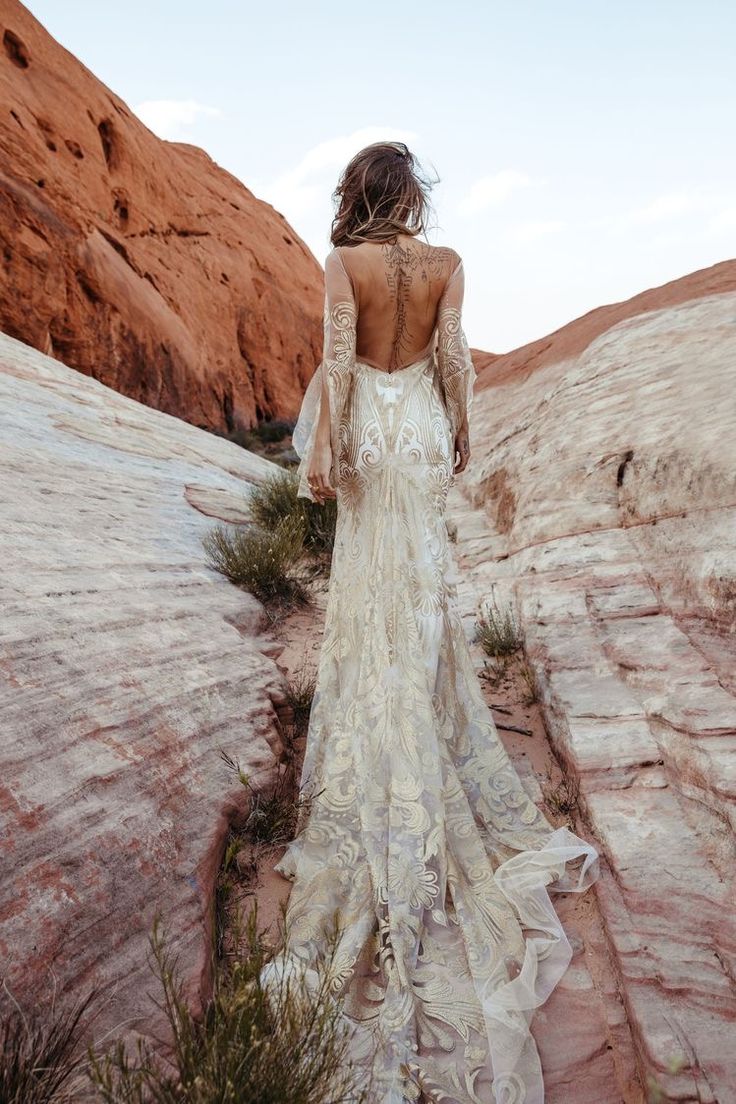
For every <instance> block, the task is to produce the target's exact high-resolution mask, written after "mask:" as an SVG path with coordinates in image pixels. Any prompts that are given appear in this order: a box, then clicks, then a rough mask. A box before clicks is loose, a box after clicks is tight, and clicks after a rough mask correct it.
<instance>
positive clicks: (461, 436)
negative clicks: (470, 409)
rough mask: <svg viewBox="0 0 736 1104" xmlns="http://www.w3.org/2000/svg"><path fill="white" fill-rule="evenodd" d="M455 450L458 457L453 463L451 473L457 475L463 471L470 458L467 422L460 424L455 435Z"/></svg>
mask: <svg viewBox="0 0 736 1104" xmlns="http://www.w3.org/2000/svg"><path fill="white" fill-rule="evenodd" d="M455 452H456V453H459V455H460V458H459V460H458V462H457V464H456V465H455V469H454V471H453V475H459V474H460V472H463V471H465V469H466V468H467V466H468V460H469V459H470V434H469V433H468V426H467V424H463V425H461V426H460V428H459V430H458V431H457V436H456V437H455Z"/></svg>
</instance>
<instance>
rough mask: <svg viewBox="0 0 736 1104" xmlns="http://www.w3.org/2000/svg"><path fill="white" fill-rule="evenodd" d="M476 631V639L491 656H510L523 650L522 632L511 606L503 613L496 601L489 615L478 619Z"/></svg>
mask: <svg viewBox="0 0 736 1104" xmlns="http://www.w3.org/2000/svg"><path fill="white" fill-rule="evenodd" d="M475 631H476V639H477V640H478V641H479V642H480V644H481V645H482V647H483V650H484V651H485V652H486V653H487V654H488V655H490V656H496V657H498V656H510V655H513V654H514V652H518V650H519V648H521V645H522V637H521V631H520V629H519V626H518V624H517V621H516V617H515V616H514V611H513V610H512V608H511V607H510V606H509V607H507V609H505V610H503V611H501V610H499V608H498V606H497V605H496V602H495V601H494V602H493V603H492V605H491V607H490V609H489V610H488V613H487V614H485V615H481V616H480V617H479V618H478V619H477V621H476V625H475Z"/></svg>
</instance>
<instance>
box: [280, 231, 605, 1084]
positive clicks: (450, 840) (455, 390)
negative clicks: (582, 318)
mask: <svg viewBox="0 0 736 1104" xmlns="http://www.w3.org/2000/svg"><path fill="white" fill-rule="evenodd" d="M369 252H370V251H369V250H368V249H363V248H362V247H361V249H359V250H358V249H356V250H355V251H354V254H353V255H352V256H347V254H348V253H349V251H348V250H333V252H332V253H331V254H330V255H329V257H328V258H327V264H326V283H327V294H326V300H325V355H324V359H323V362H322V364H321V365H320V369H319V371H318V372H317V373H315V377H314V379H315V380H317V384H316V385H315V384H314V382H310V387H312V393H311V398H310V397H309V390H308V392H307V395H306V396H305V401H304V405H303V410H302V416H301V418H300V424H299V425H298V427H297V430H298V432H295V434H294V442H295V447H297V451H299V452H300V453H301V455H302V477H301V479H300V493H301V494H303V495H304V496H306V497H311V492H310V491H309V488H308V486H307V484H306V481H305V480H304V472H305V465H306V463H307V459H308V456H309V450H310V448H311V445H312V443H313V430H314V424H315V419H316V415H317V414H318V408H319V402H320V401H321V395H322V390H321V388H322V385H323V384H324V387H325V394H327V396H328V401H329V404H330V419H331V420H330V431H331V442H332V452H333V467H332V481H333V486H334V487H335V489H336V492H337V529H336V536H335V545H334V551H333V555H332V564H331V574H330V589H329V595H328V602H327V610H326V618H325V627H324V636H323V641H322V647H321V651H320V657H319V665H318V669H317V681H316V690H315V694H314V699H313V704H312V710H311V714H310V721H309V729H308V733H307V743H306V749H305V759H304V765H303V770H302V786H303V787H304V791H305V793H306V794H307V795H310V794H311V795H312V801H311V802H309V803H307V804H306V805H305V806H304V810H303V814H302V817H301V820H300V823H299V825H298V831H297V836H296V839H295V840H294V841H293V842H292V844H291V845H290V846H289V848H288V850H287V853H286V854H285V855H284V857H283V859H282V860H281V861H280V862H279V863H278V864H277V866H276V869H277V870H279V871H280V872H281V873H282V874H284V875H285V876H286V877H289V878H293V880H294V884H293V886H292V890H291V894H290V898H289V904H288V912H287V917H286V919H287V926H288V933H289V941H288V945H287V947H286V948H285V949H284V951H283V953H282V955H281V956H280V957H279V958H277V959H275V960H274V962H273V963H271V964H269V966H268V967H267V968H266V970H265V971H264V979H265V980H269V979H273V977H274V975H275V974H276V975H278V972H279V971H281V970H283V969H292V970H293V969H296V968H298V969H299V970H302V969H306V970H307V977H310V976H311V977H315V976H316V972H317V971H319V970H321V969H324V968H328V969H329V971H330V974H331V977H332V983H333V991H334V993H335V995H336V996H339V997H340V998H341V999H342V1000H343V1001H344V1014H345V1022H346V1023H347V1024H348V1025H349V1026H350V1029H351V1032H352V1038H351V1055H352V1058H353V1060H354V1061H355V1062H356V1064H357V1066H358V1068H359V1069H360V1070H361V1081H362V1083H363V1084H365V1083H366V1082H368V1081H370V1083H371V1089H370V1094H371V1095H370V1097H369V1100H370V1101H371V1104H405V1102H407V1101H418V1100H420V1099H422V1100H425V1101H431V1102H433V1104H488V1102H489V1101H491V1100H492V1099H493V1100H495V1101H497V1104H522V1102H523V1104H542V1101H543V1099H544V1090H543V1080H542V1073H541V1068H540V1063H539V1058H538V1054H537V1050H536V1046H535V1043H534V1039H533V1037H532V1035H531V1033H530V1031H529V1021H530V1018H531V1013H532V1011H533V1009H534V1008H535V1007H537V1006H538V1005H539V1004H541V1003H542V1002H543V1001H544V1000H546V998H547V996H548V995H549V993H550V991H551V989H552V988H553V987H554V985H555V984H556V983H557V981H558V980H559V979H560V977H561V976H562V974H563V973H564V971H565V969H566V967H567V965H568V963H569V960H570V957H571V949H570V945H569V942H568V940H567V938H566V936H565V934H564V931H563V929H562V927H561V924H560V921H559V919H558V917H557V914H556V912H555V909H554V908H553V906H552V903H551V900H550V897H549V893H548V889H547V886H548V885H550V884H551V883H554V885H552V888H554V889H556V890H558V891H565V892H570V891H574V892H580V891H582V890H583V889H585V888H587V886H588V885H590V883H591V882H592V881H593V880H594V879H595V877H597V874H598V867H597V859H598V857H597V852H596V851H595V849H594V848H593V847H592V846H591V845H590V844H588V843H587V842H586V841H585V840H583V839H581V838H580V837H578V836H577V835H575V834H574V833H573V832H572V831H570V830H569V829H568V828H567V827H560V828H557V829H554V828H553V826H552V825H551V824H550V823H549V821H547V819H546V818H545V816H544V815H543V813H542V812H541V810H540V809H539V808H537V806H536V805H535V804H534V802H533V801H532V799H531V798H530V797H529V795H528V794H527V792H526V790H525V789H524V786H523V785H522V783H521V781H520V779H519V776H518V775H517V773H516V770H515V769H514V766H513V764H512V763H511V760H510V759H509V756H508V755H507V753H506V751H505V749H504V746H503V744H502V743H501V740H500V739H499V736H498V733H497V731H496V726H495V724H494V721H493V716H492V714H491V712H490V710H489V708H488V706H487V705H486V704H485V701H484V699H483V696H482V693H481V688H480V685H479V683H478V679H477V677H476V673H475V670H474V666H473V661H472V657H471V655H470V651H469V648H468V643H467V640H466V637H465V633H464V629H463V624H462V620H461V617H460V613H459V610H458V600H457V581H458V579H457V573H456V569H455V564H454V560H453V555H452V548H451V545H450V542H449V540H448V533H447V526H446V522H445V508H446V502H447V495H448V492H449V489H450V486H451V483H452V480H453V478H454V477H453V463H454V440H455V433H456V430H457V427H458V426H459V425H461V424H462V422H463V421H464V419H465V416H466V414H467V413H468V410H469V408H470V403H471V399H472V385H473V380H474V377H475V373H474V370H473V365H472V360H471V358H470V353H469V350H468V346H467V341H466V340H465V335H464V333H463V330H462V326H461V321H460V319H461V315H460V311H461V306H462V262H461V261H460V260H459V259H458V258H457V256H456V255H454V254H451V253H450V251H446V254H447V255H445V257H444V264H445V272H444V275H440V274H439V261H440V260H441V259H442V258H441V256H438V273H437V275H436V276H434V275H432V273H431V272H427V279H426V280H425V279H424V277H423V276H422V271H423V270H422V268H421V266H420V265H419V263H418V262H417V265H416V266H415V265H414V264H413V261H412V259H411V258H408V260H407V258H404V259H403V262H402V264H401V265H392V263H391V257H390V253H388V254H383V264H384V268H383V279H384V281H386V282H387V290H386V289H384V287H383V285H382V283H381V278H380V273H381V269H380V267H379V264H378V261H379V259H380V258H381V254H380V253H379V251H378V250H375V251H373V252H372V253H371V254H370V255H369ZM359 264H360V265H363V266H364V267H363V268H361V271H360V277H359V278H358V265H359ZM372 266H375V270H374V268H373V267H372ZM448 270H449V273H448ZM389 278H392V279H394V281H395V282H394V284H393V286H388V281H389ZM410 278H411V279H410ZM402 302H403V303H404V308H402V307H401V304H402ZM433 303H434V307H433V306H432V304H433ZM391 306H393V307H394V308H396V309H394V310H391V309H390V307H391ZM420 308H421V309H420ZM401 309H404V318H403V320H402V318H401V314H400V312H401ZM361 316H362V319H363V324H362V325H361ZM380 319H382V320H383V321H382V322H381V321H379V320H380ZM422 320H423V321H422ZM428 331H429V332H428ZM359 342H360V348H361V350H363V351H364V352H365V353H366V354H368V355H370V360H371V361H373V360H375V361H376V362H377V364H378V365H383V368H380V367H376V365H375V364H372V363H369V361H368V360H367V359H366V357H365V356H361V355H358V354H357V351H356V350H357V347H358V343H359ZM417 352H419V354H420V355H418V356H417ZM393 362H396V364H397V366H396V367H392V366H391V365H392V364H393ZM389 369H390V370H389ZM581 861H582V866H580V867H579V869H576V870H574V871H573V870H568V869H567V864H568V863H580V862H581ZM335 918H337V922H338V924H339V926H340V928H341V936H340V941H339V946H338V953H337V955H336V956H335V957H332V958H331V959H330V961H329V963H327V962H326V955H325V952H326V948H327V947H328V945H329V943H330V939H329V932H330V931H331V927H332V924H333V922H334V920H335ZM421 1094H423V1096H422V1095H421ZM491 1094H493V1095H491Z"/></svg>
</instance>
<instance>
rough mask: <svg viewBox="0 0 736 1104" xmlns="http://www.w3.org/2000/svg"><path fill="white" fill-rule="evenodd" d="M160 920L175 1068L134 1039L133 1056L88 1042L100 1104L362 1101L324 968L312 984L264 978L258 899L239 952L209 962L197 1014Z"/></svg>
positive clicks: (160, 971) (158, 957) (158, 953)
mask: <svg viewBox="0 0 736 1104" xmlns="http://www.w3.org/2000/svg"><path fill="white" fill-rule="evenodd" d="M160 927H161V920H160V917H159V916H158V915H157V916H156V919H155V920H154V927H153V934H152V936H151V939H150V942H151V948H152V954H153V960H154V961H153V969H154V972H155V973H156V975H157V976H158V978H159V980H160V983H161V987H162V989H163V1003H162V1004H160V1005H159V1007H161V1008H162V1009H163V1010H164V1012H165V1014H166V1017H167V1019H168V1021H169V1023H170V1025H171V1029H172V1034H173V1047H172V1054H171V1059H170V1061H171V1062H172V1063H173V1065H174V1067H175V1068H174V1069H173V1071H172V1070H167V1069H164V1068H163V1064H162V1063H161V1062H160V1060H159V1059H158V1057H157V1055H156V1053H155V1051H154V1050H153V1048H152V1046H151V1045H150V1044H149V1043H148V1042H147V1041H144V1040H142V1039H139V1040H138V1043H137V1058H133V1057H131V1056H130V1055H129V1054H128V1052H127V1049H126V1048H125V1045H124V1044H123V1043H121V1042H119V1043H118V1044H117V1046H116V1047H115V1048H114V1049H113V1051H112V1052H111V1053H109V1054H107V1055H104V1056H100V1055H96V1054H95V1053H94V1051H93V1050H92V1048H91V1047H90V1048H89V1057H90V1070H89V1076H90V1078H91V1080H92V1081H93V1083H94V1085H95V1086H96V1088H97V1090H98V1092H99V1093H100V1096H101V1098H102V1100H104V1101H105V1102H106V1104H149V1102H154V1101H155V1102H156V1104H214V1102H215V1101H217V1102H218V1104H240V1102H244V1101H248V1104H348V1101H350V1104H357V1102H363V1101H364V1100H365V1099H366V1096H365V1093H364V1092H361V1093H359V1094H358V1095H357V1096H356V1095H354V1093H355V1089H354V1081H355V1076H354V1073H353V1069H352V1066H351V1065H350V1063H349V1062H348V1060H347V1048H348V1039H347V1031H346V1030H345V1027H344V1021H342V1019H341V1006H340V1004H339V1002H338V1001H337V1000H335V999H334V998H333V997H332V996H331V993H330V990H329V985H330V978H329V973H328V971H327V970H325V971H322V972H320V983H319V985H318V986H317V987H315V988H314V989H310V988H308V987H307V985H306V983H305V981H304V978H303V977H300V976H299V975H296V976H292V977H287V978H285V979H283V978H282V979H279V981H278V982H277V983H276V984H275V985H274V984H273V983H271V984H269V985H264V984H263V980H262V971H263V968H264V967H265V965H266V963H267V961H268V960H269V958H270V956H271V953H272V952H271V949H270V947H268V946H267V945H266V941H265V939H264V934H265V933H264V932H262V931H259V930H258V926H257V905H254V906H253V908H252V910H251V913H250V915H249V917H248V920H247V923H246V928H245V953H244V954H242V955H241V954H239V955H238V956H237V958H234V959H233V960H232V961H231V962H230V963H229V964H228V965H227V966H220V967H218V968H217V969H216V971H215V975H214V988H213V996H212V999H211V1000H210V1001H209V1003H208V1005H207V1007H206V1008H205V1010H204V1014H203V1015H202V1017H201V1018H195V1017H194V1015H193V1014H192V1012H191V1010H190V1008H189V1006H188V1004H187V1001H186V998H185V986H184V984H183V982H182V981H181V978H180V973H179V968H178V958H177V957H175V956H173V955H172V953H171V952H170V951H169V950H167V949H166V948H165V946H164V940H163V937H162V935H161V932H160ZM238 933H239V934H240V926H239V928H238ZM333 945H334V946H336V945H337V941H336V940H335V941H334V944H333ZM156 1003H157V1004H158V1001H157V1002H156Z"/></svg>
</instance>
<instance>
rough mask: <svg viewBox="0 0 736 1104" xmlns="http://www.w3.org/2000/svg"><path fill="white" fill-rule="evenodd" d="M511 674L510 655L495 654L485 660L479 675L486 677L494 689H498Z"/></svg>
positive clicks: (482, 677)
mask: <svg viewBox="0 0 736 1104" xmlns="http://www.w3.org/2000/svg"><path fill="white" fill-rule="evenodd" d="M508 675H509V657H508V656H505V655H500V656H493V657H492V658H491V659H490V660H488V659H484V660H483V667H482V669H481V670H480V671H479V672H478V677H479V678H481V679H484V680H485V681H486V682H487V683H488V685H489V686H490V687H491V689H492V690H497V689H498V688H499V686H500V685H501V684H502V683H503V681H504V679H506V678H508Z"/></svg>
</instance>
